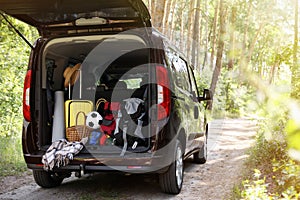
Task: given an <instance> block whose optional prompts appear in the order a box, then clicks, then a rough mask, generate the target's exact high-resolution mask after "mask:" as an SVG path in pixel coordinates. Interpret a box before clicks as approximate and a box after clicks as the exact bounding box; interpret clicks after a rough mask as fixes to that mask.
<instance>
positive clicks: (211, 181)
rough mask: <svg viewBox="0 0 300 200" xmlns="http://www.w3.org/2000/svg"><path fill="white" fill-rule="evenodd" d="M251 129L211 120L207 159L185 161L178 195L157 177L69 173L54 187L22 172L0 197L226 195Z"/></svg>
mask: <svg viewBox="0 0 300 200" xmlns="http://www.w3.org/2000/svg"><path fill="white" fill-rule="evenodd" d="M255 131H256V126H255V123H254V122H253V121H250V120H242V119H234V120H215V121H213V122H212V123H211V124H210V128H209V134H210V135H209V140H208V141H209V142H208V162H207V163H206V164H204V165H196V164H193V163H192V160H187V161H186V162H185V178H184V185H183V189H182V192H181V193H180V194H179V195H177V196H173V195H167V194H163V193H161V192H160V188H159V186H158V182H157V178H156V176H155V175H123V174H111V173H110V174H97V175H93V176H85V177H82V178H80V179H77V178H74V177H71V178H69V179H66V180H65V181H64V182H63V184H62V185H61V186H60V187H58V188H54V189H42V188H40V187H38V186H37V185H36V184H35V183H34V180H33V178H32V176H31V175H30V174H29V175H28V174H26V175H24V176H22V177H18V178H16V177H7V178H5V179H3V180H0V199H24V200H25V199H26V200H27V199H39V200H40V199H47V200H51V199H122V200H123V199H128V200H135V199H136V200H140V199H178V200H179V199H184V200H186V199H191V200H194V199H195V200H196V199H197V200H209V199H212V200H220V199H226V196H227V195H228V193H230V191H231V189H232V187H233V185H234V183H236V182H237V181H238V180H239V178H241V171H242V164H243V161H244V159H245V158H246V157H247V155H246V154H245V151H246V150H247V149H248V148H249V147H250V146H251V145H252V144H253V142H254V140H255V139H254V137H255Z"/></svg>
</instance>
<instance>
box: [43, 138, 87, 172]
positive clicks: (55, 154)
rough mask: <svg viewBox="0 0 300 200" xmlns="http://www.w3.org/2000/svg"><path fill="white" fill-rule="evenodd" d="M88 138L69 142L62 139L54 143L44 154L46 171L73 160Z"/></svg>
mask: <svg viewBox="0 0 300 200" xmlns="http://www.w3.org/2000/svg"><path fill="white" fill-rule="evenodd" d="M86 141H87V139H83V140H82V141H80V142H68V141H67V140H65V139H60V140H58V141H55V142H53V143H52V145H51V146H50V147H49V148H48V150H47V151H46V153H45V154H44V155H43V158H42V163H43V164H44V169H45V170H46V171H49V170H50V171H51V170H53V168H54V167H55V166H56V167H61V166H66V165H68V164H69V163H70V160H73V158H74V155H76V154H78V153H79V152H80V151H81V150H82V148H83V146H84V144H85V143H86Z"/></svg>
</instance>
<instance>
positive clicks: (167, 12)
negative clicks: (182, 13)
mask: <svg viewBox="0 0 300 200" xmlns="http://www.w3.org/2000/svg"><path fill="white" fill-rule="evenodd" d="M172 1H173V0H166V5H165V11H164V18H163V27H162V33H163V34H165V35H166V33H167V31H168V28H169V16H170V10H171V3H172Z"/></svg>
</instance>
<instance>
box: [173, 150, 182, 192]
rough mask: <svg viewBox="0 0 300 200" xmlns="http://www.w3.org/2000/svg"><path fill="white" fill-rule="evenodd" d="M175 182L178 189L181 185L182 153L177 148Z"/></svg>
mask: <svg viewBox="0 0 300 200" xmlns="http://www.w3.org/2000/svg"><path fill="white" fill-rule="evenodd" d="M175 163H176V180H177V186H178V188H180V187H181V184H182V176H183V161H182V151H181V148H180V147H177V154H176V162H175Z"/></svg>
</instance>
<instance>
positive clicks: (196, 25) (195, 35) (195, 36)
mask: <svg viewBox="0 0 300 200" xmlns="http://www.w3.org/2000/svg"><path fill="white" fill-rule="evenodd" d="M200 5H201V0H197V4H196V13H195V23H194V32H193V43H192V64H193V65H194V66H196V65H197V63H196V56H199V55H198V54H196V50H197V48H198V46H199V34H200V33H199V30H200V28H199V26H200V20H201V19H200V10H201V8H200Z"/></svg>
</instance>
